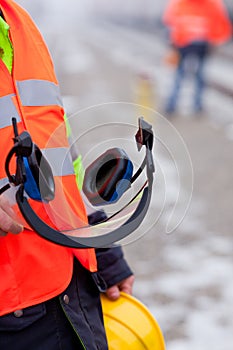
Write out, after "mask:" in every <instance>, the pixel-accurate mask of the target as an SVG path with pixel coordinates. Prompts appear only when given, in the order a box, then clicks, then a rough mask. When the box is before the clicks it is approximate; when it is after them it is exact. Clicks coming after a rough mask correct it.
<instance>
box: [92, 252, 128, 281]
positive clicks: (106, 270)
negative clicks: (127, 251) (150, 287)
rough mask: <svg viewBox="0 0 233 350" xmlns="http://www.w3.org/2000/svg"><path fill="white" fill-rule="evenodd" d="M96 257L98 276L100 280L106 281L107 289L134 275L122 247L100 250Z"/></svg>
mask: <svg viewBox="0 0 233 350" xmlns="http://www.w3.org/2000/svg"><path fill="white" fill-rule="evenodd" d="M96 257H97V266H98V274H99V276H100V278H101V279H103V280H104V282H105V284H106V286H107V288H110V287H112V286H114V285H115V284H118V283H120V282H121V281H123V280H124V279H125V278H127V277H129V276H131V275H133V272H132V270H131V269H130V267H129V265H128V263H127V262H126V260H125V258H124V254H123V250H122V248H121V247H120V246H117V247H114V248H101V249H100V248H98V249H96Z"/></svg>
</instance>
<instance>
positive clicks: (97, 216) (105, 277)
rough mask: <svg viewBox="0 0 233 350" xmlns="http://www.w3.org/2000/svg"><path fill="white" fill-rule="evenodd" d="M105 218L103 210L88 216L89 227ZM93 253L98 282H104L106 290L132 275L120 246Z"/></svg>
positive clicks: (101, 249) (97, 250) (100, 249)
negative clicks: (94, 254)
mask: <svg viewBox="0 0 233 350" xmlns="http://www.w3.org/2000/svg"><path fill="white" fill-rule="evenodd" d="M106 218H107V216H106V214H105V212H104V210H98V211H95V212H93V213H92V214H90V215H88V222H89V224H90V225H93V224H96V223H98V222H101V221H103V220H104V219H106ZM95 251H96V258H97V268H98V272H97V274H98V276H99V277H100V280H102V281H103V282H104V284H105V286H106V288H110V287H112V286H114V285H115V284H118V283H120V282H121V281H123V280H124V279H125V278H127V277H129V276H131V275H133V272H132V270H131V269H130V267H129V265H128V264H127V262H126V260H125V258H124V254H123V250H122V248H121V247H120V246H117V247H114V248H98V249H96V250H95Z"/></svg>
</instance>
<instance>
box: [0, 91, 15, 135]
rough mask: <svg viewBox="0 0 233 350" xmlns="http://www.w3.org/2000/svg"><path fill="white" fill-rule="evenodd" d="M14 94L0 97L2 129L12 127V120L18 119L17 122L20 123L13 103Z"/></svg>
mask: <svg viewBox="0 0 233 350" xmlns="http://www.w3.org/2000/svg"><path fill="white" fill-rule="evenodd" d="M14 96H15V95H14V94H10V95H6V96H3V97H0V128H4V127H7V126H10V125H12V121H11V119H12V118H13V117H14V118H16V120H17V122H19V121H20V116H19V114H18V112H17V109H16V107H15V105H14V103H13V101H12V97H14Z"/></svg>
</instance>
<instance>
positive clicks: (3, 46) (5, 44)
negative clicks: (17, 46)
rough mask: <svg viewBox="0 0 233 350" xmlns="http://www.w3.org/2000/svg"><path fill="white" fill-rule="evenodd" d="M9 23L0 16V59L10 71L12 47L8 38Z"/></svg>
mask: <svg viewBox="0 0 233 350" xmlns="http://www.w3.org/2000/svg"><path fill="white" fill-rule="evenodd" d="M9 29H10V27H9V25H8V24H7V23H6V22H5V21H4V19H3V18H2V17H1V16H0V39H1V40H0V59H2V61H3V62H4V63H5V65H6V67H7V69H8V70H9V72H10V73H11V71H12V63H13V47H12V44H11V41H10V38H9Z"/></svg>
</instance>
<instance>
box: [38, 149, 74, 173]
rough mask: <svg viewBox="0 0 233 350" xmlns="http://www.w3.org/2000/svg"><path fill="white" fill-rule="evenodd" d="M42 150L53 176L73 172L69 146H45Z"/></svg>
mask: <svg viewBox="0 0 233 350" xmlns="http://www.w3.org/2000/svg"><path fill="white" fill-rule="evenodd" d="M42 152H43V154H44V155H45V157H46V158H47V160H48V162H49V164H50V166H51V168H52V170H53V175H54V176H64V175H71V174H74V167H73V163H72V160H71V156H70V152H69V148H65V147H64V148H62V147H60V148H46V149H43V150H42Z"/></svg>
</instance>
